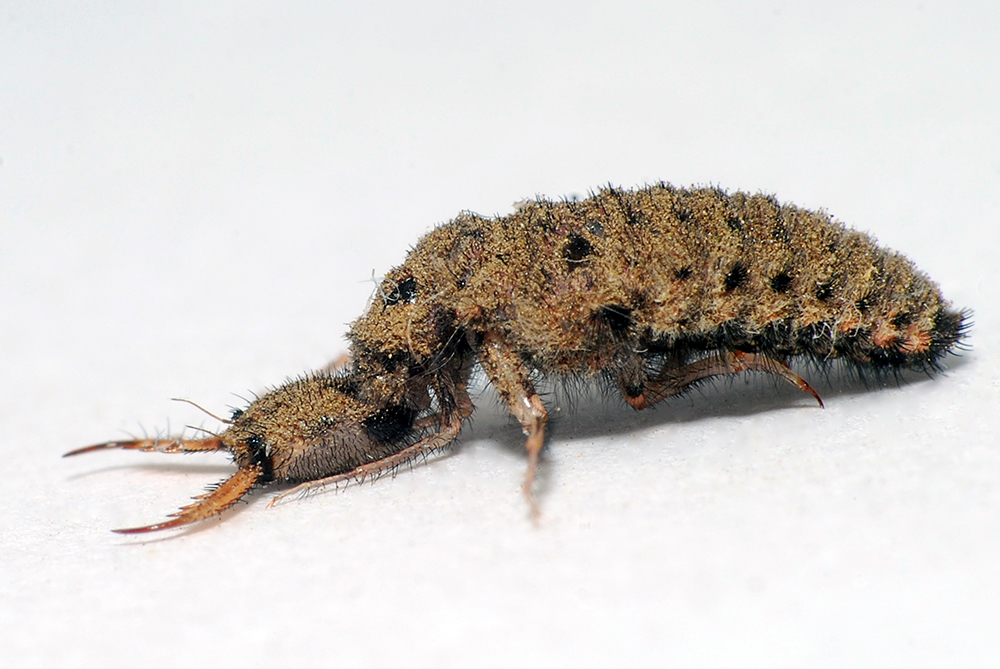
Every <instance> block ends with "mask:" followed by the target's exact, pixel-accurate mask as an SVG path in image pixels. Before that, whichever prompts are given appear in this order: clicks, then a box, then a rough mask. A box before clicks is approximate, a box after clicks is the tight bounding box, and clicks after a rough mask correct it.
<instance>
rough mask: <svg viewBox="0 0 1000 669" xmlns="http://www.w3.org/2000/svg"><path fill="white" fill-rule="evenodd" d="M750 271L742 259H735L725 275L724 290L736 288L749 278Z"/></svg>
mask: <svg viewBox="0 0 1000 669" xmlns="http://www.w3.org/2000/svg"><path fill="white" fill-rule="evenodd" d="M749 276H750V272H749V270H747V267H746V265H744V264H743V263H742V261H739V260H737V261H736V263H735V264H734V265H733V266H732V268H731V269H730V270H729V273H728V274H727V275H726V284H725V285H726V292H729V291H731V290H736V289H737V288H739V287H740V286H742V285H743V284H744V283H746V280H747V279H748V278H749Z"/></svg>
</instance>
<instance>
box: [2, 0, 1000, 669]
mask: <svg viewBox="0 0 1000 669" xmlns="http://www.w3.org/2000/svg"><path fill="white" fill-rule="evenodd" d="M200 4H201V3H164V4H157V5H155V6H154V7H148V6H145V5H142V6H140V5H135V6H133V5H128V4H127V3H120V4H118V5H114V4H100V3H93V4H74V5H72V6H68V5H65V3H59V4H58V6H56V5H53V6H52V7H51V8H48V9H43V8H39V7H37V6H36V3H21V2H5V3H3V4H2V5H0V160H2V163H0V375H2V379H3V383H2V384H0V449H2V455H3V460H2V461H3V464H4V473H5V477H4V488H5V495H4V502H3V512H2V514H0V527H2V532H0V575H2V578H0V648H3V653H2V654H3V657H4V660H3V663H4V666H46V667H53V666H98V665H100V666H241V667H255V666H297V667H304V666H317V665H322V666H373V667H401V666H432V665H433V666H518V665H522V664H527V665H539V666H559V665H562V666H569V665H570V663H573V664H575V665H583V666H586V665H593V666H606V665H609V664H612V663H614V664H622V665H653V664H658V665H666V666H679V665H687V666H698V665H715V666H732V665H736V666H766V667H786V666H787V667H793V666H794V667H804V666H838V667H843V666H879V667H884V666H921V665H924V666H977V665H978V666H987V665H990V664H993V663H995V662H996V659H997V657H998V655H1000V641H998V635H997V634H996V630H997V629H1000V445H998V443H997V434H998V429H997V428H998V423H1000V419H998V417H997V414H998V408H997V399H998V381H997V379H1000V362H998V351H1000V343H998V337H1000V334H998V333H1000V311H998V306H997V305H1000V290H998V273H997V261H996V259H997V257H998V255H1000V243H998V239H997V234H998V232H997V231H998V230H1000V225H998V223H1000V221H998V218H1000V214H998V212H1000V206H998V205H1000V202H998V199H1000V198H998V194H1000V124H998V123H997V119H998V118H1000V93H998V91H1000V87H998V86H997V85H996V83H997V82H998V81H1000V59H998V56H997V47H996V35H997V34H998V30H1000V14H998V11H997V10H996V8H993V7H987V6H986V5H983V4H982V3H972V2H966V3H961V2H960V3H955V2H949V3H939V2H924V3H920V4H918V3H877V5H878V7H877V8H876V7H872V6H871V4H872V3H843V2H840V3H831V4H830V5H829V6H827V7H825V8H824V7H820V6H818V5H811V6H810V8H809V9H807V10H806V9H800V8H797V7H795V6H793V5H790V4H787V3H754V5H753V6H752V7H751V6H743V5H740V4H737V3H711V2H710V3H704V2H699V3H678V4H672V5H667V3H663V4H664V7H662V8H661V9H659V10H656V11H655V12H651V11H650V10H647V9H644V8H642V5H644V4H645V3H636V4H634V5H633V4H627V3H607V2H603V3H567V4H565V5H554V4H545V3H542V4H539V3H523V4H515V3H458V2H456V3H450V4H449V3H439V4H436V5H433V6H426V5H422V6H420V7H404V6H403V3H399V5H398V6H397V5H395V4H392V3H389V4H386V3H372V2H365V3H360V2H359V3H351V4H348V3H338V4H337V7H336V8H331V9H328V10H319V9H316V8H313V7H309V6H306V7H303V6H301V5H298V4H295V3H290V4H289V3H273V4H270V5H267V4H258V5H256V6H255V7H254V8H248V7H246V6H244V3H230V4H228V5H226V4H218V5H217V6H216V8H215V9H214V10H211V9H205V8H201V7H199V6H198V5H200ZM659 179H665V180H668V181H671V182H674V183H676V184H678V185H689V184H692V183H699V184H704V183H715V184H719V185H722V186H724V187H726V188H729V189H745V190H751V191H755V190H766V191H769V192H774V193H776V194H777V195H778V197H779V198H780V199H782V200H787V201H793V202H796V203H798V204H800V205H802V206H807V207H813V208H819V207H826V208H827V209H828V210H829V211H830V212H831V213H832V214H834V215H835V216H837V217H838V218H840V219H842V220H844V221H846V222H847V223H849V224H850V225H852V226H854V227H857V228H859V229H864V230H869V231H871V232H872V233H873V234H875V235H876V236H877V237H878V238H879V239H880V241H881V242H882V243H883V244H884V245H886V246H889V247H892V248H896V249H899V250H901V251H903V252H904V253H906V254H907V255H908V256H909V257H910V258H912V259H913V260H914V261H915V262H917V264H918V265H919V266H920V267H922V268H923V269H924V270H925V271H927V272H928V273H929V274H930V275H932V276H933V277H934V278H936V279H937V280H938V281H939V282H941V284H942V287H943V289H944V291H945V293H946V294H947V295H948V296H949V297H950V298H951V299H952V300H953V301H954V302H955V303H956V304H957V305H958V306H967V307H972V308H974V309H975V311H976V316H975V323H976V325H975V329H974V330H973V332H972V335H971V337H970V339H969V341H970V343H971V344H972V346H973V350H972V351H971V352H970V353H967V354H965V355H963V357H962V358H961V359H952V360H950V361H949V362H948V367H949V370H948V371H947V373H946V374H944V375H942V376H939V377H937V378H935V379H934V380H930V381H928V380H925V379H920V378H917V377H914V380H913V382H912V383H909V384H908V385H905V386H904V387H902V388H892V389H887V390H884V391H883V390H880V391H874V392H866V391H864V390H863V389H860V388H858V387H856V386H855V385H851V384H843V383H840V382H838V381H837V380H836V379H832V380H830V381H825V380H824V378H823V376H822V375H821V374H818V373H815V372H810V371H808V370H806V372H805V373H806V375H807V376H808V377H809V378H810V379H811V380H813V381H814V382H815V385H816V386H817V388H818V389H819V390H820V392H821V393H822V394H823V395H824V397H825V399H826V401H827V409H826V410H825V411H821V410H819V409H817V408H815V407H814V406H813V405H812V404H811V400H810V399H809V398H808V397H807V396H804V395H800V394H798V393H795V392H793V391H792V390H790V389H787V388H784V387H775V386H774V384H772V383H770V382H768V381H764V380H759V379H757V380H755V379H749V380H744V379H742V378H740V379H737V380H736V381H735V382H733V383H731V384H728V383H722V384H718V385H716V386H715V387H711V388H708V389H705V390H703V391H701V392H696V393H693V394H691V395H690V396H688V397H685V398H682V399H679V400H675V401H673V402H670V403H668V404H667V405H665V406H663V407H660V408H659V409H657V410H655V411H649V412H645V413H641V414H637V413H634V412H632V411H631V410H626V409H623V408H621V407H620V406H619V403H618V402H615V401H601V400H600V399H597V400H587V399H583V400H578V401H577V402H576V407H575V409H574V408H573V407H572V406H571V404H572V403H570V402H562V401H559V400H556V399H554V400H553V401H552V405H551V407H550V408H552V413H553V416H554V421H553V429H552V439H551V442H550V447H549V450H548V456H547V459H546V462H545V469H544V474H543V482H542V483H543V493H542V496H541V502H542V505H543V510H544V516H543V518H542V522H541V523H540V525H539V526H538V527H537V528H535V527H533V526H532V524H531V523H530V521H529V520H528V517H527V509H526V505H525V504H524V501H523V500H522V498H521V496H520V494H519V490H518V485H519V482H520V479H521V476H522V474H523V470H524V457H523V453H522V452H521V449H522V442H521V437H520V434H519V430H518V428H517V427H516V426H515V425H514V424H512V423H511V422H510V421H509V420H508V419H507V418H506V417H504V416H503V415H502V412H501V411H500V410H499V409H498V407H497V405H496V402H495V400H493V399H492V396H491V395H490V394H489V393H488V392H487V393H485V394H484V395H483V396H482V397H481V398H480V401H479V406H480V408H479V411H478V412H477V414H476V416H475V418H474V420H473V421H472V423H471V424H470V426H468V427H467V428H466V429H465V430H464V432H463V435H462V439H461V445H460V447H459V448H458V449H457V451H456V452H455V453H454V454H453V455H451V456H449V457H446V458H442V459H438V460H436V461H434V462H432V463H430V464H428V465H426V466H421V467H417V468H415V469H414V470H413V471H412V472H403V473H401V474H400V475H399V476H398V477H397V478H396V479H395V480H393V481H388V480H384V481H381V482H379V483H377V484H376V485H374V486H369V485H366V486H363V487H355V488H350V489H347V490H345V491H342V492H341V493H339V494H325V495H319V496H316V497H313V498H311V499H308V500H304V501H293V502H291V503H287V504H284V505H281V506H279V507H276V508H273V509H267V508H265V505H266V501H267V499H268V497H269V496H268V495H265V494H257V495H255V496H254V497H253V498H252V500H251V502H250V503H249V504H247V505H243V506H241V507H240V508H239V510H238V511H237V512H235V513H232V514H230V515H229V517H228V518H227V519H226V520H225V522H222V523H210V524H208V525H206V526H204V527H201V528H199V529H196V530H194V531H190V532H187V533H179V534H164V535H157V536H152V537H146V538H123V537H119V536H117V535H114V534H111V533H110V532H108V530H109V529H110V528H113V527H121V526H130V525H135V524H139V523H147V522H152V521H157V520H160V519H162V518H163V517H164V515H165V514H166V513H169V512H171V511H173V510H174V509H175V508H176V507H177V506H178V505H179V504H181V503H184V502H185V500H187V498H188V497H190V496H192V495H193V494H196V493H198V492H199V491H200V490H201V489H202V488H203V487H204V486H205V485H207V484H210V483H212V482H215V481H217V480H219V479H221V478H223V477H224V476H226V475H228V473H229V472H231V471H232V469H231V467H230V466H229V465H228V464H227V463H226V461H225V460H224V459H223V458H220V457H216V458H212V457H183V458H182V457H173V458H171V457H168V456H157V455H146V454H139V453H102V454H95V455H91V456H88V457H84V458H79V459H75V460H60V459H59V455H60V454H61V453H63V452H65V451H67V450H69V449H71V448H74V447H78V446H81V445H85V444H88V443H93V442H97V441H102V440H106V439H109V438H119V437H123V436H124V435H126V434H130V433H132V434H135V433H139V434H141V433H142V432H143V431H149V432H155V431H156V430H163V429H166V428H167V427H168V424H169V425H170V426H172V427H174V428H178V427H180V426H182V425H184V424H185V423H194V424H196V425H197V424H203V425H205V426H206V427H213V426H214V425H213V422H212V421H211V420H206V419H204V418H203V417H202V416H201V415H200V414H199V413H198V412H197V411H196V410H195V409H193V408H191V407H189V406H186V405H182V404H177V403H171V402H169V400H168V398H170V397H186V398H191V399H193V400H195V401H197V402H199V403H201V404H203V405H204V406H206V407H207V408H209V409H210V410H213V411H216V412H225V411H227V407H228V406H239V405H241V404H242V400H241V399H239V397H237V395H241V396H242V397H249V396H250V393H252V392H254V391H259V390H261V389H264V388H267V387H269V386H271V385H274V384H277V383H280V382H281V381H282V380H283V379H284V378H286V377H287V376H292V375H296V374H298V373H300V372H303V371H305V370H307V369H310V368H315V367H318V366H320V365H322V364H324V363H325V362H327V361H328V360H330V359H332V358H334V357H335V356H336V355H337V354H339V353H340V352H341V351H342V350H343V349H344V343H343V340H342V335H343V333H344V331H345V324H346V323H347V322H349V321H350V320H351V319H353V318H354V317H356V316H357V315H359V314H360V313H361V311H362V309H363V308H364V305H365V300H366V299H367V296H368V294H369V293H370V292H371V289H372V285H371V283H370V277H371V276H372V273H373V271H374V273H375V274H376V275H377V274H381V273H382V272H384V271H386V270H387V269H388V268H389V267H391V266H392V265H394V264H396V263H398V262H400V261H401V260H402V258H403V256H404V254H405V251H406V249H407V248H408V245H409V244H412V243H413V242H414V241H416V239H417V238H418V237H419V235H420V234H422V233H423V232H425V231H426V230H428V229H429V227H430V226H432V225H434V224H436V223H438V222H441V221H444V220H447V219H448V218H450V217H452V216H453V215H454V214H456V213H457V212H458V211H459V210H460V209H463V208H468V209H472V210H475V211H478V212H481V213H487V214H489V213H494V212H496V213H504V212H507V211H509V210H510V208H511V205H512V203H513V202H515V201H517V200H520V199H523V198H525V197H531V196H533V195H535V194H536V193H538V194H546V195H550V196H562V195H568V194H573V193H577V194H584V193H585V192H586V190H587V189H588V188H592V187H596V186H599V185H601V184H603V183H607V182H613V183H615V184H618V185H624V186H633V185H636V184H642V183H645V182H649V181H655V180H659ZM233 393H236V394H235V395H234V394H233ZM559 407H562V408H561V409H559ZM557 409H559V410H557Z"/></svg>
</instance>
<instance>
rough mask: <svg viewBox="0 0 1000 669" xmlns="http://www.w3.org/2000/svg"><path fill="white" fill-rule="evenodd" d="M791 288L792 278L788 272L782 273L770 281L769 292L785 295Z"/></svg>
mask: <svg viewBox="0 0 1000 669" xmlns="http://www.w3.org/2000/svg"><path fill="white" fill-rule="evenodd" d="M791 287H792V277H791V276H790V275H789V274H788V272H782V273H780V274H778V275H776V276H775V277H774V278H773V279H771V290H773V291H774V292H776V293H787V292H788V289H789V288H791Z"/></svg>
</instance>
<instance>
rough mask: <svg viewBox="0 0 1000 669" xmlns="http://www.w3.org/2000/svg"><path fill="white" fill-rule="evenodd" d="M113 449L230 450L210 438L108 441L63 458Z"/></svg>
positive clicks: (68, 454)
mask: <svg viewBox="0 0 1000 669" xmlns="http://www.w3.org/2000/svg"><path fill="white" fill-rule="evenodd" d="M112 448H122V449H125V450H128V451H147V452H155V453H196V452H199V451H226V450H229V449H228V448H226V446H225V445H224V444H223V443H222V438H221V437H210V438H208V439H177V438H167V439H135V440H132V441H106V442H104V443H103V444H94V445H93V446H84V447H83V448H78V449H76V450H75V451H70V452H69V453H66V454H64V455H63V457H64V458H68V457H69V456H71V455H80V454H81V453H90V452H91V451H103V450H109V449H112Z"/></svg>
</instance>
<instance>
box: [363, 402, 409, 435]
mask: <svg viewBox="0 0 1000 669" xmlns="http://www.w3.org/2000/svg"><path fill="white" fill-rule="evenodd" d="M416 417H417V412H416V411H414V410H413V409H411V408H410V407H408V406H406V405H403V404H396V405H392V406H388V407H385V408H382V409H379V410H378V411H376V412H375V413H374V414H372V415H371V416H369V417H368V418H366V419H365V421H364V423H363V425H364V428H365V431H366V432H367V433H368V436H369V437H371V440H372V441H374V442H376V443H378V444H382V445H389V444H395V443H398V442H400V441H402V440H403V439H405V438H406V437H407V436H408V435H410V434H411V433H412V431H413V421H414V420H415V419H416Z"/></svg>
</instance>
